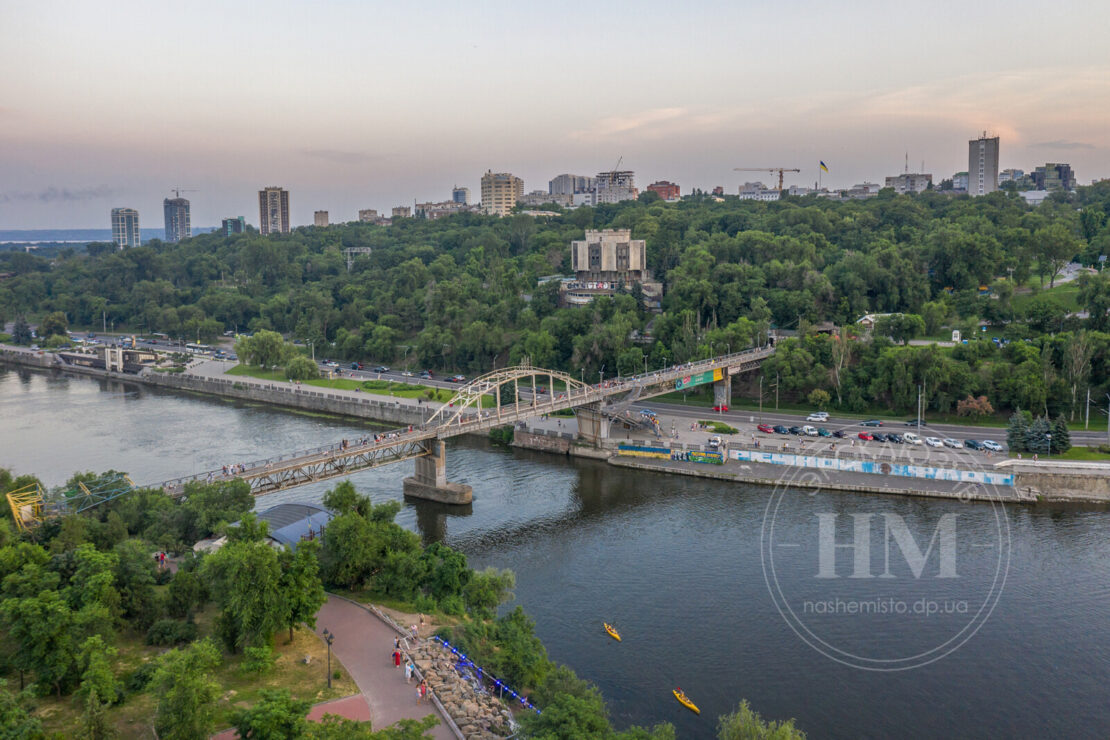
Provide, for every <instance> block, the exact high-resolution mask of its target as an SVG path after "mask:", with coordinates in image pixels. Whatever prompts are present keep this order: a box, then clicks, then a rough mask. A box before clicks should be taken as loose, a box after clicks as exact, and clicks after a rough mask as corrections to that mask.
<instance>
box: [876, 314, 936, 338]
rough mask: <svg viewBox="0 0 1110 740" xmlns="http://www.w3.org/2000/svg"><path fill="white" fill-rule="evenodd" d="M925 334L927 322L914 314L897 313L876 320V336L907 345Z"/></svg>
mask: <svg viewBox="0 0 1110 740" xmlns="http://www.w3.org/2000/svg"><path fill="white" fill-rule="evenodd" d="M924 333H925V320H924V319H922V318H921V317H920V316H918V315H917V314H914V313H895V314H890V315H888V316H880V317H879V318H877V319H876V320H875V327H874V334H875V336H880V337H890V338H891V339H893V340H894V341H895V342H899V343H901V344H906V343H907V342H909V341H910V340H911V339H913V338H914V337H917V336H921V335H922V334H924Z"/></svg>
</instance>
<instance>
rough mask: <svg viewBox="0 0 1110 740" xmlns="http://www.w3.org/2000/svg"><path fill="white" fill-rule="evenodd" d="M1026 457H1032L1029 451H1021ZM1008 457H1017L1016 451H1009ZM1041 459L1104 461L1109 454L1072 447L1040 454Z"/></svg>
mask: <svg viewBox="0 0 1110 740" xmlns="http://www.w3.org/2000/svg"><path fill="white" fill-rule="evenodd" d="M1022 454H1023V455H1024V456H1025V457H1026V458H1029V457H1032V454H1031V453H1028V452H1026V453H1022ZM1010 457H1017V453H1016V452H1011V453H1010ZM1041 459H1042V460H1080V461H1083V460H1085V461H1088V462H1106V461H1108V460H1110V454H1107V453H1105V452H1099V451H1098V450H1097V449H1096V448H1094V447H1072V448H1071V449H1070V450H1068V451H1067V452H1064V453H1060V454H1056V453H1053V455H1052V456H1051V457H1047V456H1044V455H1042V456H1041Z"/></svg>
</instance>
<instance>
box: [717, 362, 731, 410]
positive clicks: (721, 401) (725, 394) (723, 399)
mask: <svg viewBox="0 0 1110 740" xmlns="http://www.w3.org/2000/svg"><path fill="white" fill-rule="evenodd" d="M723 373H724V377H723V378H721V379H720V380H718V381H716V382H714V383H713V405H714V406H731V405H732V376H730V375H729V374H728V368H727V367H726V368H723Z"/></svg>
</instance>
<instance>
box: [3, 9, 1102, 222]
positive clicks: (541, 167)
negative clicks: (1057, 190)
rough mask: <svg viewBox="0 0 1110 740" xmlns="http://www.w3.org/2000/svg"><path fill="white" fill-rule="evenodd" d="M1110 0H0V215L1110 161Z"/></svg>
mask: <svg viewBox="0 0 1110 740" xmlns="http://www.w3.org/2000/svg"><path fill="white" fill-rule="evenodd" d="M1108 28H1110V3H1106V2H1104V0H1090V1H1089V2H1077V1H1069V0H1061V1H1060V2H1055V3H1048V4H1046V3H1045V2H1043V0H1038V1H1037V2H1025V1H1024V0H1009V1H1007V2H992V1H990V0H976V2H970V3H969V2H966V1H964V2H950V1H949V0H934V1H932V2H927V3H914V4H912V5H910V4H908V3H901V2H890V1H889V0H883V1H881V2H880V1H875V2H871V1H870V0H857V1H855V2H852V1H851V0H847V1H845V2H840V3H830V2H827V0H822V1H821V2H810V1H809V0H794V1H793V2H789V3H767V2H765V1H764V0H758V1H755V0H751V1H750V0H731V1H729V2H713V1H707V2H700V3H685V2H676V1H674V0H672V1H671V2H656V1H655V0H639V1H638V2H627V3H626V2H615V1H614V2H606V1H605V0H595V1H594V2H577V1H576V0H566V1H563V2H559V3H542V4H541V3H534V2H520V1H519V0H517V1H516V2H479V1H477V0H473V1H472V2H436V1H435V0H426V1H425V2H421V3H411V4H410V3H399V2H373V1H370V0H315V1H314V2H290V1H287V0H268V1H266V2H245V1H244V2H237V1H236V0H223V1H222V2H210V1H208V0H190V1H189V2H181V1H180V0H178V1H176V2H172V3H171V2H162V0H145V1H144V2H113V1H112V0H102V1H101V2H96V3H92V2H87V1H86V2H55V1H52V0H30V1H25V0H0V69H2V70H3V72H2V73H0V229H45V228H94V227H102V228H107V227H108V226H109V213H110V210H111V209H112V208H113V207H131V208H137V209H138V210H139V212H140V217H141V221H142V225H143V227H147V228H149V227H160V226H161V225H162V208H161V206H162V199H163V198H165V197H172V193H171V189H172V188H174V187H181V188H184V189H188V191H189V192H185V193H183V194H182V195H183V196H184V197H186V198H188V199H189V200H190V201H191V202H192V221H193V223H194V224H196V225H198V226H211V225H218V224H219V221H220V219H221V218H224V217H227V216H238V215H243V216H245V217H246V219H247V222H248V223H251V224H256V225H257V223H258V196H257V192H258V190H259V189H260V188H262V187H265V186H267V185H279V186H282V187H285V188H286V189H287V190H289V191H290V205H291V208H292V218H293V222H294V224H306V223H312V214H313V211H315V210H327V211H329V213H330V216H331V220H332V221H333V222H336V221H346V220H354V219H356V218H357V212H358V209H359V208H375V209H378V210H379V211H386V212H388V210H389V208H391V207H392V206H395V205H411V204H412V203H413V202H414V201H420V202H423V201H438V200H447V199H449V198H450V195H451V188H452V186H454V185H460V186H466V187H469V188H470V189H471V193H472V199H475V200H476V199H477V197H478V191H479V185H480V178H481V175H482V173H483V172H485V171H486V170H488V169H492V170H493V171H495V172H512V173H513V174H515V175H517V176H519V177H521V178H523V180H524V187H525V191H526V192H527V191H532V190H537V189H541V190H546V189H547V183H548V180H550V179H551V178H553V177H554V176H556V175H558V174H561V173H565V172H569V173H574V174H585V175H593V174H596V173H597V172H599V171H603V170H608V169H611V168H613V166H614V165H615V164H616V163H617V162H618V160H620V161H621V168H622V169H631V170H634V171H635V172H636V183H637V185H638V186H639V187H640V188H641V189H642V188H643V187H644V186H646V185H648V184H649V183H651V182H654V181H656V180H670V181H672V182H676V183H678V184H679V185H681V187H682V191H683V193H686V192H689V190H690V189H691V188H694V187H700V188H712V187H713V186H716V185H722V186H724V187H725V189H726V191H727V192H736V190H737V187H738V186H739V185H741V184H742V183H744V182H745V181H746V180H756V179H761V180H762V181H763V182H765V183H772V182H773V181H774V180H775V178H776V176H775V175H771V174H764V175H761V174H760V173H747V172H735V171H733V168H735V167H790V168H794V167H796V168H799V169H801V170H802V172H801V173H798V174H793V175H792V174H790V173H788V174H787V179H786V182H787V184H791V183H795V184H800V185H812V184H813V183H814V181H816V180H817V178H818V174H817V170H818V162H819V161H821V160H824V162H825V163H826V164H827V165H828V167H829V173H827V174H822V176H821V177H822V182H823V184H824V185H827V186H844V187H846V186H850V185H852V184H854V183H858V182H863V181H865V180H868V181H872V182H879V183H881V182H882V178H883V177H884V176H886V175H893V174H897V173H899V172H902V171H903V170H904V168H905V159H906V156H907V154H908V158H909V168H910V171H911V172H914V171H920V169H921V165H922V162H924V167H925V170H924V171H925V172H930V173H932V174H933V175H934V181H939V180H940V179H941V178H943V177H950V176H951V175H952V173H954V172H957V171H960V170H966V169H967V141H968V140H969V139H972V138H975V137H976V136H978V135H979V134H980V133H981V132H983V131H984V130H986V131H989V132H990V133H991V134H992V135H998V136H1000V137H1001V144H1000V150H1001V153H1000V160H1001V162H1000V166H1001V167H1002V168H1006V167H1019V168H1022V169H1025V170H1031V169H1032V168H1033V167H1035V166H1037V165H1040V164H1044V163H1045V162H1068V163H1070V164H1071V165H1072V167H1073V169H1074V170H1075V172H1076V174H1077V176H1078V178H1079V181H1080V183H1081V184H1089V183H1090V182H1091V180H1092V179H1094V178H1101V177H1108V176H1110V125H1108V124H1110V46H1108V45H1107V43H1106V32H1107V29H1108Z"/></svg>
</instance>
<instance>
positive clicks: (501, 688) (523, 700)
mask: <svg viewBox="0 0 1110 740" xmlns="http://www.w3.org/2000/svg"><path fill="white" fill-rule="evenodd" d="M433 639H435V640H436V641H437V642H439V643H440V644H442V645H443V647H445V648H447V649H448V650H450V651H451V652H452V653H454V654H455V655H457V656H459V660H460V661H462V663H463V664H464V665H468V666H470V667H471V668H473V669H474V672H475V673H477V674H478V678H479V679H484V680H486V681H489V682H490V684H491V685H492V686H493V687H494V688H496V689H497V690H498V692H499V693H501V692H505V693H508V694H509V695H510V696H512V697H513V698H514V699H516V700H518V701H519V702H520V705H521V706H522V707H528V708H529V709H531V710H533V711H534V712H535V713H536V714H541V712H540V710H539V709H536V705H535V704H533V703H532V702H530V701H528V697H526V696H524V695H523V694H518V693H517V692H515V691H513V689H512V688H511V687H510V686H509V684H507V683H505V682H504V681H502V680H501V679H499V678H497V677H496V676H492V675H490V674H489V673H487V672H486V671H484V670H483V669H482V666H480V665H478V664H477V663H475V662H474V661H472V660H471V659H470V658H468V657H466V655H465V654H463V653H460V652H459V649H458V648H457V647H455V646H454V645H452V644H451V643H449V642H447V640H444V639H443V638H442V637H439V636H438V635H436V636H434V637H433Z"/></svg>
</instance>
